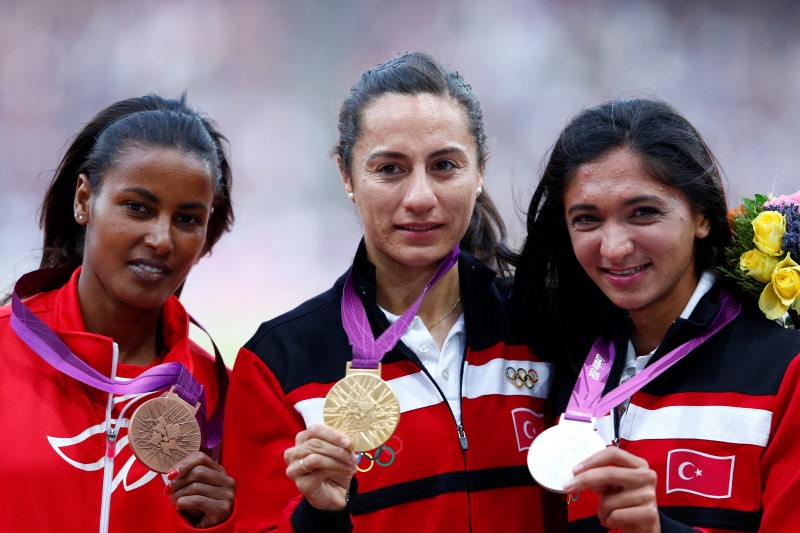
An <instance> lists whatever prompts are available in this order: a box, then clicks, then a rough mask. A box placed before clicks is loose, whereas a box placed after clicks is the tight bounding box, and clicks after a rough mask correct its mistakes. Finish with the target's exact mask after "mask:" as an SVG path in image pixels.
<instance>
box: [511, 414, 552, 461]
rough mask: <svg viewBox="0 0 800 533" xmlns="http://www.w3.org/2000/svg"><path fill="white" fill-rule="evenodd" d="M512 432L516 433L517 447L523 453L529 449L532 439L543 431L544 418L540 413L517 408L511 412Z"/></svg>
mask: <svg viewBox="0 0 800 533" xmlns="http://www.w3.org/2000/svg"><path fill="white" fill-rule="evenodd" d="M511 418H512V419H513V420H514V431H515V432H516V433H517V447H518V448H519V451H521V452H522V451H525V450H527V449H528V448H530V447H531V443H532V442H533V439H535V438H536V436H537V435H539V433H541V432H542V431H544V418H543V415H542V414H541V413H537V412H535V411H531V410H530V409H525V408H524V407H519V408H517V409H513V410H512V411H511Z"/></svg>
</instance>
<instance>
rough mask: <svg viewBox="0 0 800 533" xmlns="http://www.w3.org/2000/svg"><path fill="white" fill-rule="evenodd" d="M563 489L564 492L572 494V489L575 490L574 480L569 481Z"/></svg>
mask: <svg viewBox="0 0 800 533" xmlns="http://www.w3.org/2000/svg"><path fill="white" fill-rule="evenodd" d="M562 488H563V489H564V492H572V489H574V488H575V482H574V481H572V480H570V481H567V482H566V483H564V486H563V487H562Z"/></svg>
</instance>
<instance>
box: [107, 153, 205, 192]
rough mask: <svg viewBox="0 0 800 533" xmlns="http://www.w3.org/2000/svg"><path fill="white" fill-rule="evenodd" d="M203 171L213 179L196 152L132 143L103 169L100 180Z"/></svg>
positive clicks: (200, 173) (177, 174) (175, 174)
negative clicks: (107, 167) (111, 163)
mask: <svg viewBox="0 0 800 533" xmlns="http://www.w3.org/2000/svg"><path fill="white" fill-rule="evenodd" d="M189 174H194V175H204V176H205V177H206V178H207V179H208V181H209V182H212V183H213V171H212V169H211V165H210V164H209V163H208V162H207V161H205V160H204V159H203V158H201V157H200V156H198V155H196V154H193V153H191V152H187V151H185V150H181V149H178V148H164V147H153V146H142V145H133V146H130V147H128V148H126V149H125V150H124V151H122V153H120V155H119V156H118V157H117V158H116V160H115V161H114V164H113V165H112V166H111V167H110V168H109V169H108V170H106V171H105V172H104V175H103V181H108V178H109V177H110V178H111V181H114V178H117V179H142V178H147V176H154V175H158V176H161V177H163V176H173V177H176V176H182V175H189Z"/></svg>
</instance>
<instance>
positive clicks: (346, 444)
mask: <svg viewBox="0 0 800 533" xmlns="http://www.w3.org/2000/svg"><path fill="white" fill-rule="evenodd" d="M352 444H353V443H352V442H350V439H342V448H347V449H348V450H349V449H350V446H352Z"/></svg>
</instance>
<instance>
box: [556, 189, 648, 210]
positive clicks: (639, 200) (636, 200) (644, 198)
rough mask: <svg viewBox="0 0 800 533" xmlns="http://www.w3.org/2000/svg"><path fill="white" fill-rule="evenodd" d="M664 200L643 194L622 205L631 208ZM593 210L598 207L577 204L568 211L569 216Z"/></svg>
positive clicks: (629, 199)
mask: <svg viewBox="0 0 800 533" xmlns="http://www.w3.org/2000/svg"><path fill="white" fill-rule="evenodd" d="M663 201H664V200H663V199H662V198H661V197H660V196H656V195H653V194H641V195H639V196H634V197H633V198H628V199H627V200H625V202H623V204H622V205H624V206H629V205H636V204H642V203H658V204H660V203H663ZM593 209H597V206H596V205H594V204H575V205H573V206H572V207H570V208H569V209H568V210H567V214H571V213H573V212H575V211H590V210H593Z"/></svg>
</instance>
